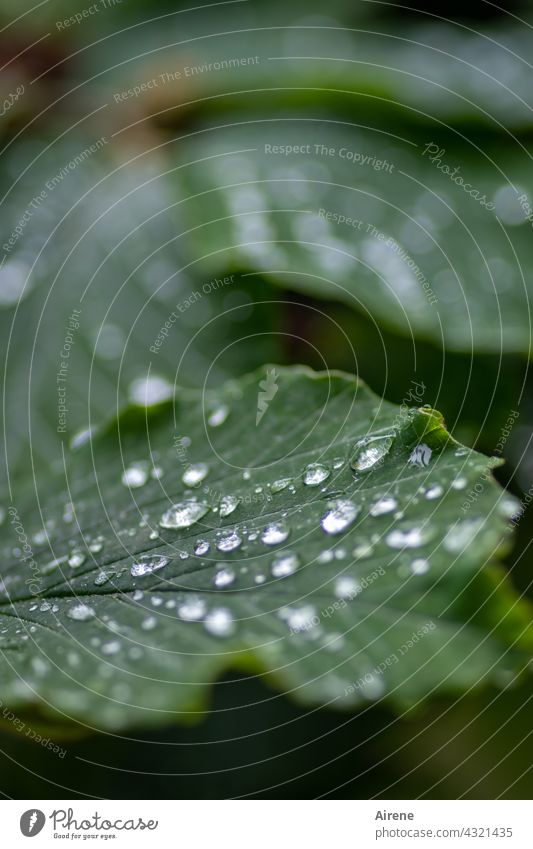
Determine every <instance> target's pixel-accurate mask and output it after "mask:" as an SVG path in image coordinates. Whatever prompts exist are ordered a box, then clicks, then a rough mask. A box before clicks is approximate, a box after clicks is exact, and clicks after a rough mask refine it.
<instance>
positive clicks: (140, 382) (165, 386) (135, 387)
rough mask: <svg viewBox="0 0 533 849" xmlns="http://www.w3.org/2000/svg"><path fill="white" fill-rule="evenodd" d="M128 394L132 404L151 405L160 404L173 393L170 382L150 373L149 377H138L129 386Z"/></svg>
mask: <svg viewBox="0 0 533 849" xmlns="http://www.w3.org/2000/svg"><path fill="white" fill-rule="evenodd" d="M128 394H129V396H130V398H131V400H132V401H133V403H134V404H138V405H139V406H140V407H152V406H153V405H155V404H161V402H162V401H166V400H167V398H171V397H172V394H173V388H172V384H171V383H169V382H168V380H165V378H164V377H158V376H157V375H151V376H150V377H138V378H136V379H135V380H133V381H132V383H131V384H130V386H129V390H128Z"/></svg>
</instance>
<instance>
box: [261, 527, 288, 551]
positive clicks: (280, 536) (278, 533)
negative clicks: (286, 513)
mask: <svg viewBox="0 0 533 849" xmlns="http://www.w3.org/2000/svg"><path fill="white" fill-rule="evenodd" d="M289 533H290V530H289V528H288V526H287V525H286V524H285V522H270V524H269V525H267V526H266V528H265V529H264V530H263V532H262V534H261V542H263V543H264V544H265V545H279V544H280V543H281V542H285V540H286V539H287V538H288V536H289Z"/></svg>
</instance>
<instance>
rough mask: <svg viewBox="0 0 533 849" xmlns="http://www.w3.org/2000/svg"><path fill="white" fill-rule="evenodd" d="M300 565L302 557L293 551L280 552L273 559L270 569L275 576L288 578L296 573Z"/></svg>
mask: <svg viewBox="0 0 533 849" xmlns="http://www.w3.org/2000/svg"><path fill="white" fill-rule="evenodd" d="M299 566H300V559H299V557H298V555H297V554H295V553H294V552H292V551H284V552H280V553H279V554H278V555H276V557H274V559H273V561H272V565H271V568H270V571H271V572H272V575H273V576H274V578H287V577H288V576H289V575H294V573H295V572H296V571H297V569H298V568H299Z"/></svg>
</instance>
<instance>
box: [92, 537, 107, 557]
mask: <svg viewBox="0 0 533 849" xmlns="http://www.w3.org/2000/svg"><path fill="white" fill-rule="evenodd" d="M103 547H104V538H103V537H102V536H98V537H96V538H95V539H94V540H93V541H92V542H91V544H90V545H89V551H90V552H91V553H92V554H99V552H100V551H101V550H102V549H103Z"/></svg>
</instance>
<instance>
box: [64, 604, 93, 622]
mask: <svg viewBox="0 0 533 849" xmlns="http://www.w3.org/2000/svg"><path fill="white" fill-rule="evenodd" d="M67 616H68V618H69V619H74V620H75V621H76V622H87V621H88V620H89V619H94V617H95V616H96V613H95V612H94V610H93V608H92V607H89V605H88V604H75V605H74V607H69V609H68V610H67Z"/></svg>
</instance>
